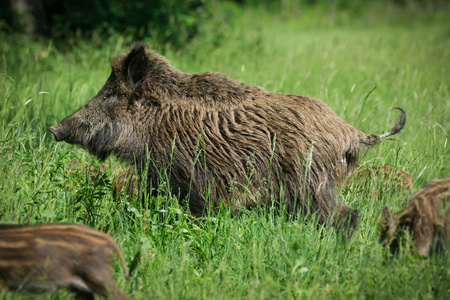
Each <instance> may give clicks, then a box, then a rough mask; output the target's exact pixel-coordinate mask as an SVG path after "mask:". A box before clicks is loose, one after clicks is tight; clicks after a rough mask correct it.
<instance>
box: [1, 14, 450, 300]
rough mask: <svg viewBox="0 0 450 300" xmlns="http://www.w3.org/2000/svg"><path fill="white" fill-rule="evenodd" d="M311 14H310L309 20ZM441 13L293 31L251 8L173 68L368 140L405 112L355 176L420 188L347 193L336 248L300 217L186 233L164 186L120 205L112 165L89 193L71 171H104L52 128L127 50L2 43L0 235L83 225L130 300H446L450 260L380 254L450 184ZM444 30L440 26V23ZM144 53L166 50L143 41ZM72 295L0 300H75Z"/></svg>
mask: <svg viewBox="0 0 450 300" xmlns="http://www.w3.org/2000/svg"><path fill="white" fill-rule="evenodd" d="M313 16H314V15H313ZM448 17H449V13H448V12H445V11H444V12H437V13H433V14H427V13H417V14H415V15H412V16H411V15H408V16H402V15H401V16H399V17H397V16H395V17H394V16H383V18H381V19H377V18H376V17H374V16H372V17H370V16H369V17H367V18H358V19H356V20H352V19H351V18H350V17H348V18H345V17H341V18H340V19H339V20H338V21H339V22H334V23H333V24H330V23H329V22H327V21H326V20H327V19H326V18H322V19H321V18H313V17H310V19H308V18H306V19H305V18H295V17H293V16H286V15H274V14H271V13H268V12H265V11H261V10H258V9H254V10H242V11H234V12H233V14H231V15H230V17H229V22H225V23H223V22H219V21H217V20H211V21H210V22H211V23H210V26H211V27H212V28H213V29H214V28H217V30H211V33H210V34H205V35H200V36H198V37H196V38H195V39H194V40H193V41H192V42H191V43H190V44H188V45H187V46H186V47H185V48H183V49H181V50H172V49H170V48H169V49H167V50H166V51H165V53H164V55H165V56H166V57H167V58H168V59H169V61H170V62H171V63H172V64H173V65H174V66H175V67H176V68H178V69H180V70H182V71H184V72H190V73H194V72H203V71H218V72H222V73H224V74H226V75H227V76H230V77H232V78H234V79H237V80H239V81H241V82H246V83H251V84H255V85H259V86H262V87H264V88H266V89H267V90H268V91H271V92H277V93H291V94H300V95H307V96H312V97H315V98H319V99H321V100H322V101H324V102H325V103H327V104H328V105H329V106H330V107H331V108H332V109H333V110H334V111H335V112H336V113H337V115H338V116H340V117H341V118H342V119H344V120H345V121H347V122H348V123H350V124H353V125H355V126H356V127H358V128H360V129H361V130H363V131H365V132H370V133H377V134H378V133H382V132H386V131H388V130H389V129H390V128H391V127H392V126H393V124H394V123H395V121H396V119H397V116H398V112H397V111H395V110H392V108H394V107H401V108H403V109H404V110H405V111H406V114H407V122H406V126H405V129H404V130H403V131H402V132H401V133H400V134H398V135H395V136H393V137H392V138H388V139H386V140H384V141H383V142H381V143H379V144H377V145H376V146H375V147H373V148H371V149H366V150H363V151H362V155H361V157H360V162H361V164H362V165H363V166H367V167H371V166H377V165H382V164H392V165H395V166H397V167H400V168H402V169H404V170H405V171H407V172H409V173H410V174H411V175H412V177H413V188H412V190H407V189H405V190H400V191H396V192H395V193H393V194H391V193H389V190H390V189H391V186H390V184H389V183H384V186H383V188H384V189H385V190H386V192H385V193H381V194H378V193H375V192H374V191H375V190H376V188H377V187H376V184H377V183H376V182H370V183H369V184H367V185H364V186H361V185H358V184H350V186H349V187H348V189H346V190H345V191H341V192H340V195H339V197H340V198H341V199H342V201H343V202H345V203H346V204H348V205H349V206H351V207H353V208H356V209H359V210H360V211H361V217H360V223H359V227H358V229H357V231H356V232H355V234H354V235H353V237H352V239H350V240H349V241H347V242H342V241H341V239H339V238H338V236H337V235H336V233H335V232H334V231H333V229H332V228H330V227H327V226H318V225H317V223H316V222H315V219H314V216H308V217H304V216H298V218H294V219H293V218H291V217H290V216H289V215H287V214H286V213H284V212H283V209H282V208H281V209H273V208H271V207H261V208H260V209H255V210H252V211H247V212H242V213H240V214H239V215H238V216H235V217H232V216H231V215H230V213H229V212H228V211H227V210H226V209H222V210H220V211H219V213H218V214H216V215H209V216H207V217H205V218H203V219H202V220H198V221H195V222H193V221H192V219H191V217H190V216H189V214H188V213H187V212H185V211H183V210H182V209H181V208H180V207H179V205H178V200H177V199H176V198H175V197H174V196H173V195H170V193H168V192H167V186H165V185H162V186H160V187H158V190H159V191H160V195H159V196H158V197H147V196H145V195H143V196H142V197H144V200H143V201H141V199H140V198H138V197H130V196H129V195H127V194H125V193H124V194H122V195H121V196H120V197H119V198H118V199H114V198H113V195H112V191H111V185H112V178H113V173H114V172H115V169H114V166H115V165H118V164H122V163H121V162H120V161H118V160H117V159H115V158H114V157H109V158H108V159H107V161H106V164H107V167H106V169H105V171H104V172H101V173H100V174H99V175H98V176H97V179H98V180H96V181H95V182H93V181H91V180H90V178H89V176H88V174H86V172H85V171H83V170H79V171H78V172H74V173H67V172H66V170H67V168H68V166H69V165H70V163H71V162H72V161H73V160H74V159H77V160H79V161H81V162H83V163H85V162H86V163H87V164H88V165H92V166H97V167H99V166H100V165H101V164H102V162H100V161H98V160H97V159H96V158H94V157H93V156H91V155H89V154H88V153H87V152H86V151H85V150H83V149H81V148H78V147H76V146H73V145H69V144H66V143H56V141H55V140H54V138H53V136H51V134H50V133H49V132H47V131H46V128H47V127H48V126H51V125H55V124H56V123H58V122H59V121H61V120H62V119H63V118H64V117H65V116H67V115H69V114H71V113H72V112H74V111H75V110H76V109H77V108H78V107H80V106H81V105H83V104H84V103H86V102H87V100H89V99H90V98H91V97H93V96H94V95H95V94H96V93H97V91H98V90H100V88H101V87H102V85H103V84H104V82H105V81H106V79H107V77H108V75H109V72H110V60H111V59H112V58H113V57H114V56H116V55H117V54H118V53H120V52H124V51H127V50H128V49H129V47H130V42H131V41H130V40H129V39H128V38H127V37H124V36H120V35H118V34H113V35H111V37H110V38H108V39H101V38H99V37H95V36H94V37H92V38H91V39H88V40H79V41H77V40H76V36H75V37H74V42H72V43H71V44H68V45H66V46H65V47H60V46H59V45H58V44H57V42H55V41H52V40H48V39H34V38H30V37H27V36H24V35H19V34H5V33H0V39H1V40H2V42H1V43H0V127H1V129H0V191H1V192H0V222H1V223H20V224H29V223H42V222H76V223H84V224H86V225H89V226H91V227H93V228H96V229H98V230H101V231H103V232H106V233H108V234H110V235H111V236H113V237H114V238H115V240H116V242H117V243H118V245H119V246H120V248H121V249H122V251H123V253H124V256H125V259H126V261H127V263H128V264H129V265H130V269H131V270H132V273H131V278H130V280H129V281H126V280H125V278H124V276H123V272H122V271H121V268H120V264H119V262H118V261H115V262H114V270H115V278H116V281H117V282H118V285H119V287H120V288H121V289H122V290H123V291H124V292H126V293H129V294H131V295H132V296H133V297H134V298H135V299H327V298H328V299H435V298H436V299H449V298H450V249H447V251H444V252H443V253H442V254H441V255H433V256H431V257H428V258H423V257H419V256H414V255H412V254H411V252H410V251H409V246H410V244H411V241H410V239H408V238H406V240H405V241H404V247H402V248H401V249H400V251H399V253H397V254H396V255H390V254H388V253H387V252H386V251H385V249H383V248H382V247H381V245H380V244H379V242H378V235H379V222H380V215H381V211H382V209H383V207H384V206H385V205H389V207H390V209H391V211H398V210H400V209H401V208H403V206H404V205H405V204H406V203H407V202H408V199H409V196H410V195H411V194H412V193H413V192H414V191H416V190H418V189H419V188H420V187H422V186H423V185H424V184H425V183H426V182H428V181H429V180H431V179H434V178H442V177H449V176H450V167H449V165H450V164H449V162H450V152H449V145H448V141H449V134H450V117H449V116H450V88H449V83H450V23H449V22H448ZM446 20H447V21H446ZM144 41H145V42H147V43H148V44H149V45H150V47H151V48H154V49H156V50H159V49H162V46H161V45H155V44H152V41H151V40H144ZM69 295H70V294H69V292H68V291H65V290H61V291H59V292H57V293H56V294H52V295H41V296H39V297H35V296H30V295H26V294H20V293H12V292H8V291H3V292H0V299H5V300H6V299H8V300H9V299H67V297H68V296H69Z"/></svg>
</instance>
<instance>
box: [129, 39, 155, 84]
mask: <svg viewBox="0 0 450 300" xmlns="http://www.w3.org/2000/svg"><path fill="white" fill-rule="evenodd" d="M146 49H148V46H147V45H145V44H143V45H136V44H133V48H132V49H131V51H130V54H128V56H127V58H126V59H125V66H126V72H128V76H129V78H130V79H131V80H132V82H133V85H136V84H137V83H142V81H143V80H144V78H145V75H146V74H147V70H148V66H149V63H150V61H149V59H148V57H147V54H146V53H145V50H146Z"/></svg>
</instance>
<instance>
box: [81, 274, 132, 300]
mask: <svg viewBox="0 0 450 300" xmlns="http://www.w3.org/2000/svg"><path fill="white" fill-rule="evenodd" d="M84 281H85V282H86V284H87V285H88V286H89V288H90V289H91V290H92V291H94V292H96V293H98V294H100V295H102V296H103V297H105V298H107V299H116V300H125V299H131V297H129V296H127V295H125V294H124V293H122V292H121V291H120V289H119V288H118V287H117V286H116V285H115V284H114V281H113V280H112V278H111V274H110V273H109V272H102V271H98V270H97V272H96V273H91V274H89V275H88V276H87V277H86V278H85V279H84ZM80 299H94V298H80Z"/></svg>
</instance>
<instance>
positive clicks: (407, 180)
mask: <svg viewBox="0 0 450 300" xmlns="http://www.w3.org/2000/svg"><path fill="white" fill-rule="evenodd" d="M370 184H373V185H374V187H375V194H374V196H376V197H377V199H379V198H381V197H383V195H384V196H389V197H391V196H394V195H396V194H398V193H401V192H402V191H411V190H412V176H411V174H409V173H408V172H406V171H405V170H402V169H401V168H399V167H396V166H393V165H378V166H374V167H360V168H359V169H357V170H355V172H353V174H351V176H349V177H348V178H347V180H346V183H345V186H344V191H349V190H350V186H356V187H360V188H362V189H366V187H367V186H369V185H370Z"/></svg>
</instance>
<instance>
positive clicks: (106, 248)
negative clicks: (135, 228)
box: [0, 224, 131, 299]
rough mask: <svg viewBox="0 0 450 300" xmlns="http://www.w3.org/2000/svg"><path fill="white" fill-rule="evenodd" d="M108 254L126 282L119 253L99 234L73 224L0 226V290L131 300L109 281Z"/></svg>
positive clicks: (109, 259)
mask: <svg viewBox="0 0 450 300" xmlns="http://www.w3.org/2000/svg"><path fill="white" fill-rule="evenodd" d="M113 250H115V251H116V253H117V256H118V257H119V259H120V261H121V263H122V267H123V269H124V272H125V276H126V277H127V279H128V270H127V267H126V265H125V262H124V259H123V256H122V252H121V251H120V249H119V247H118V246H117V245H116V243H115V242H114V240H113V239H112V238H111V237H109V236H108V235H106V234H104V233H101V232H99V231H96V230H94V229H92V228H89V227H86V226H83V225H78V224H37V225H6V224H0V290H1V289H2V286H6V287H8V288H10V289H11V290H19V291H25V292H29V293H40V292H55V291H56V290H58V289H60V288H68V289H70V290H71V291H73V292H74V293H75V295H76V298H77V299H94V294H93V293H98V294H100V295H102V296H103V297H108V298H109V297H110V298H113V299H131V297H129V296H127V295H125V294H123V293H122V292H121V291H120V290H119V288H118V287H117V286H116V285H115V284H114V281H113V279H112V274H111V269H110V268H111V263H112V260H113Z"/></svg>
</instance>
